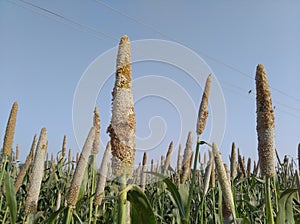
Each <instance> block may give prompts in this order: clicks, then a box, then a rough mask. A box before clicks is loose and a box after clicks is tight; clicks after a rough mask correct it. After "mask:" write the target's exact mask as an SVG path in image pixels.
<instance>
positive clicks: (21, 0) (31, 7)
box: [8, 0, 300, 118]
mask: <svg viewBox="0 0 300 224" xmlns="http://www.w3.org/2000/svg"><path fill="white" fill-rule="evenodd" d="M8 1H10V2H11V3H13V4H16V5H18V6H20V7H22V8H25V9H27V10H30V11H33V12H35V13H38V14H40V15H42V16H47V17H48V18H51V19H54V18H56V19H54V20H55V21H57V22H62V21H61V20H60V19H62V20H63V21H67V22H68V23H63V24H64V25H68V26H70V24H69V23H71V24H73V25H76V26H75V27H74V26H71V27H73V28H76V29H77V30H79V31H86V32H89V33H92V34H93V35H95V34H101V35H103V36H105V37H106V38H107V39H110V40H114V42H115V41H117V40H118V39H117V38H115V37H113V36H111V35H107V34H105V33H103V32H100V31H98V30H96V29H94V28H91V27H89V26H86V25H84V24H81V23H79V22H77V21H74V20H72V19H69V18H67V17H65V16H63V15H61V14H59V13H56V12H53V11H50V10H48V9H46V8H43V7H41V6H38V5H35V4H33V3H30V2H27V1H24V0H19V1H20V2H23V3H25V4H26V5H28V6H30V7H26V6H24V5H21V4H18V3H17V2H15V1H12V0H8ZM96 1H97V2H99V3H100V4H103V5H104V6H106V7H109V8H111V9H112V10H113V9H114V8H112V7H111V6H109V5H107V4H105V3H102V2H101V1H100V0H96ZM34 9H36V10H34ZM38 10H40V11H42V12H44V13H41V12H40V11H38ZM114 11H115V12H117V13H119V14H121V15H123V16H126V17H128V18H130V19H132V20H134V21H136V22H137V23H139V24H142V25H147V24H145V23H143V22H140V21H139V20H137V19H135V18H133V17H131V16H129V15H126V14H125V13H122V12H121V11H119V10H117V9H115V10H114ZM45 13H46V14H45ZM49 15H52V16H49ZM53 16H55V17H53ZM147 27H148V28H151V30H153V31H155V32H159V33H160V34H162V35H164V36H165V37H168V38H170V39H172V40H174V38H172V37H169V36H168V35H165V34H163V33H162V32H160V31H158V30H157V29H155V28H153V27H152V26H149V25H147ZM80 28H81V29H80ZM82 28H84V30H83V29H82ZM95 36H96V37H97V38H98V39H100V37H99V36H98V35H95ZM101 40H103V38H101ZM174 41H176V40H174ZM207 57H210V56H208V55H207ZM210 58H213V57H210ZM213 59H214V60H215V61H216V62H217V63H219V64H222V65H224V66H226V67H228V68H230V69H231V70H234V71H236V72H238V73H240V74H243V75H244V76H246V77H248V78H250V79H252V80H254V78H253V77H251V76H249V75H247V73H244V72H242V71H240V70H239V69H237V68H235V67H233V66H231V65H228V64H226V63H223V62H222V61H220V60H217V59H215V58H213ZM222 82H223V83H225V84H226V82H224V81H222ZM227 85H229V86H231V87H234V88H236V89H238V90H239V92H242V93H246V91H247V90H244V89H243V88H242V87H240V86H236V85H233V84H231V83H227ZM270 88H271V89H273V90H276V91H278V92H280V93H281V94H283V95H286V96H287V97H292V98H294V97H293V96H289V95H288V94H286V93H284V92H283V91H281V90H278V89H276V88H272V87H270ZM227 89H228V88H227ZM231 91H232V90H231ZM245 95H246V94H245ZM244 97H245V96H244ZM294 99H295V100H298V99H297V98H294ZM274 102H275V103H276V104H278V105H281V106H283V107H286V108H288V109H291V110H294V111H297V112H300V109H298V108H295V107H292V106H289V105H286V104H284V103H281V102H279V101H274ZM280 110H281V111H282V112H284V113H287V114H289V115H291V116H293V117H296V118H299V116H297V115H295V114H293V113H290V112H288V111H285V110H282V109H280Z"/></svg>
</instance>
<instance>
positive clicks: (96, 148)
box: [92, 107, 100, 155]
mask: <svg viewBox="0 0 300 224" xmlns="http://www.w3.org/2000/svg"><path fill="white" fill-rule="evenodd" d="M94 127H95V130H96V133H95V140H94V143H93V151H92V154H93V155H97V154H98V152H99V145H100V115H99V110H98V107H95V110H94Z"/></svg>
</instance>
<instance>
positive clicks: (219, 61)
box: [95, 0, 300, 102]
mask: <svg viewBox="0 0 300 224" xmlns="http://www.w3.org/2000/svg"><path fill="white" fill-rule="evenodd" d="M95 1H96V2H97V3H98V4H101V5H102V6H104V7H106V8H108V9H110V10H111V11H114V12H115V13H117V14H119V15H121V16H124V17H126V18H128V19H130V20H132V21H134V22H136V23H138V24H140V25H142V26H144V27H146V28H148V29H150V30H152V31H153V32H156V33H158V34H160V35H161V36H163V37H166V38H168V39H170V40H172V41H174V42H177V43H180V44H182V45H184V44H183V43H181V42H180V41H178V40H176V39H175V38H174V37H172V36H170V35H168V34H166V33H164V32H162V31H161V30H159V29H157V28H155V27H153V26H151V25H149V24H147V23H145V22H142V21H141V20H140V19H137V18H135V17H133V16H130V15H128V14H126V13H124V12H122V11H120V10H119V9H116V8H114V7H112V6H111V5H109V4H107V3H104V2H103V1H101V0H95ZM199 52H200V53H201V54H202V55H203V56H205V57H207V58H208V59H210V60H212V61H214V62H216V63H218V64H221V65H223V66H225V67H227V68H229V69H230V70H232V71H235V72H237V73H239V74H240V75H243V76H245V77H247V78H249V79H252V80H255V78H254V76H252V75H249V74H248V73H246V72H243V71H241V70H240V69H238V68H236V67H235V66H232V65H230V64H227V63H225V62H223V61H221V60H219V59H217V58H215V57H213V56H211V55H209V54H207V53H205V52H203V51H199ZM270 88H271V89H272V90H275V91H277V92H278V93H280V94H282V95H284V96H286V97H288V98H291V99H293V100H295V101H298V102H300V99H298V98H296V97H295V96H292V95H290V94H287V93H285V92H283V91H282V90H280V89H278V88H275V87H272V86H270Z"/></svg>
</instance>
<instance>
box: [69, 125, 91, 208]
mask: <svg viewBox="0 0 300 224" xmlns="http://www.w3.org/2000/svg"><path fill="white" fill-rule="evenodd" d="M94 139H95V128H94V127H92V128H91V129H90V132H89V134H88V137H87V139H86V141H85V143H84V146H83V149H82V152H81V154H80V157H79V160H78V163H77V166H76V169H75V173H74V176H73V179H72V182H71V186H70V189H69V192H68V196H67V199H66V200H67V205H68V206H69V207H74V206H75V205H76V202H77V198H78V194H79V190H80V186H81V182H82V180H83V176H84V173H85V168H86V166H87V162H88V158H89V156H90V155H91V151H92V148H93V142H94Z"/></svg>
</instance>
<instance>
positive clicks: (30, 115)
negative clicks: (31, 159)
mask: <svg viewBox="0 0 300 224" xmlns="http://www.w3.org/2000/svg"><path fill="white" fill-rule="evenodd" d="M28 2H29V3H32V4H35V5H37V6H39V7H41V8H43V9H46V10H49V11H51V12H53V13H56V15H54V14H53V13H49V12H46V11H45V10H42V9H38V8H36V7H33V6H30V5H29V4H26V3H25V2H24V1H18V0H2V1H0V30H1V35H0V49H1V50H0V83H1V84H0V85H1V86H0V130H1V131H0V138H1V140H2V139H3V136H4V131H5V126H6V122H7V119H8V115H9V111H10V108H11V106H12V104H13V102H14V101H18V102H19V113H18V119H17V128H16V135H15V141H14V146H15V145H16V144H19V146H20V149H21V156H22V158H25V155H26V154H27V153H28V151H29V148H30V144H31V141H32V138H33V135H34V134H35V133H39V132H40V129H41V128H42V127H46V128H47V130H48V138H49V147H48V151H49V152H50V153H51V152H54V153H56V152H57V151H59V150H60V148H61V143H62V139H63V135H64V134H66V135H67V138H68V144H67V145H68V147H69V148H72V149H73V151H74V152H75V151H78V152H79V151H80V147H78V146H77V143H76V140H75V137H74V132H73V126H72V103H73V97H74V93H75V90H76V86H77V84H78V82H79V80H80V78H81V76H82V75H83V74H84V71H85V70H86V69H87V67H88V66H89V65H90V63H91V62H92V61H93V60H94V59H96V58H97V57H98V56H99V55H101V54H103V53H104V52H105V51H107V50H109V49H111V48H113V47H115V46H116V45H117V44H118V41H119V38H120V37H121V36H123V35H124V34H127V35H128V36H129V37H130V39H131V40H132V41H134V40H141V39H162V40H171V41H178V42H179V43H180V44H182V45H184V46H186V47H188V48H190V49H191V50H193V51H195V52H196V53H197V54H198V55H199V56H200V57H202V58H203V59H204V60H205V61H206V63H207V64H208V65H209V67H210V68H211V69H212V71H213V73H214V75H215V77H216V78H217V79H218V80H219V82H220V85H221V87H222V91H223V93H224V98H225V103H226V110H227V112H226V130H225V135H224V140H223V142H222V145H221V146H220V149H221V152H222V154H223V156H224V158H226V159H227V158H228V155H229V153H230V148H231V143H232V141H235V142H236V144H237V146H238V147H239V148H240V150H241V152H242V154H243V155H245V157H249V156H251V157H252V158H254V159H256V158H257V136H256V129H255V127H256V113H255V110H256V106H255V85H254V84H255V81H254V77H255V68H256V65H257V64H258V63H261V64H263V65H264V66H265V68H266V70H267V74H268V78H269V83H270V85H271V87H272V89H271V95H272V99H273V104H274V105H275V106H276V108H275V126H276V127H275V128H276V147H277V149H278V151H279V154H280V155H281V156H283V155H285V154H287V155H291V156H292V157H294V158H296V152H297V145H298V143H299V142H300V131H299V130H300V92H299V83H300V63H299V58H300V44H299V40H300V13H299V10H300V3H299V1H296V0H295V1H267V0H266V1H237V0H236V1H210V2H204V1H189V3H187V2H183V1H131V3H129V2H126V3H125V2H123V1H114V2H109V1H104V4H103V2H101V1H94V0H88V1H66V0H65V1H58V0H51V1H49V0H47V1H29V0H28ZM57 15H60V16H63V17H64V18H62V17H59V16H57ZM174 57H177V56H176V55H174ZM212 58H213V59H212ZM232 68H233V69H232ZM99 75H106V74H101V71H99ZM149 75H160V76H164V77H166V78H169V79H172V80H173V81H175V82H177V83H179V84H180V86H182V88H184V89H185V90H186V91H187V92H188V94H189V95H190V97H191V99H192V100H193V101H194V103H195V106H196V107H197V108H198V105H199V103H200V100H201V95H202V89H201V88H200V87H199V86H198V85H196V84H195V82H194V81H193V80H191V79H190V78H189V77H188V76H187V75H186V74H185V73H184V72H183V71H180V69H178V68H174V67H172V66H168V65H163V64H161V63H154V62H144V63H142V62H141V63H136V64H134V65H133V78H134V79H137V78H141V77H145V76H149ZM206 75H208V74H206ZM113 80H114V77H113V76H111V77H110V78H109V79H108V81H107V82H106V83H105V85H104V86H103V88H102V89H101V91H100V93H99V96H98V98H97V102H96V104H97V106H98V107H99V109H100V115H101V138H102V141H103V143H104V144H105V143H106V142H107V140H108V135H107V134H106V133H105V132H106V128H107V126H108V124H109V121H110V110H111V106H110V103H111V90H112V87H113ZM87 88H88V87H87ZM144 88H151V87H149V86H144ZM250 89H251V90H252V93H250V94H248V91H249V90H250ZM175 106H176V105H175ZM91 112H92V111H91ZM136 113H137V135H138V136H140V137H142V138H146V137H147V136H148V135H151V133H150V129H149V127H148V123H149V120H150V119H151V117H154V116H161V117H162V118H163V119H164V120H165V123H166V129H165V132H166V134H165V136H164V137H163V140H162V142H161V144H160V145H159V146H158V147H157V148H155V150H154V151H155V154H153V156H154V155H155V156H156V157H155V159H157V158H158V157H159V156H158V155H160V154H164V155H165V154H166V150H167V147H168V144H169V142H170V141H171V140H173V141H174V142H175V145H176V146H177V145H178V144H179V143H181V144H183V145H185V142H184V141H182V140H180V139H179V136H180V133H179V132H178V131H177V129H178V130H179V129H180V112H179V113H178V111H176V108H175V107H174V105H173V106H172V104H171V103H170V102H168V101H167V100H164V99H162V98H159V97H157V96H156V97H153V96H152V97H151V96H149V97H147V98H145V99H143V100H141V101H139V102H138V103H137V104H136ZM91 116H92V113H91ZM191 117H194V114H191ZM84 119H87V120H88V121H89V122H91V119H92V117H88V118H84ZM182 119H183V118H182ZM154 120H155V119H154ZM195 122H196V121H195ZM154 123H155V122H154ZM210 125H211V122H210V120H209V122H208V129H207V130H206V132H207V133H205V134H204V135H203V139H204V140H206V139H208V137H209V133H208V132H209V128H210ZM189 129H190V130H191V131H193V132H194V130H195V126H194V125H193V126H191V127H190V128H189ZM154 130H155V133H159V134H162V133H163V131H162V132H159V130H160V129H159V128H158V129H154ZM183 135H184V139H185V138H186V137H185V136H186V135H187V133H183ZM1 144H2V141H1ZM138 147H139V146H138ZM102 151H103V148H102ZM176 151H177V150H175V152H176ZM141 154H142V153H140V152H139V153H138V154H137V160H140V159H141ZM175 157H176V155H174V159H175ZM150 158H151V156H150Z"/></svg>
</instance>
